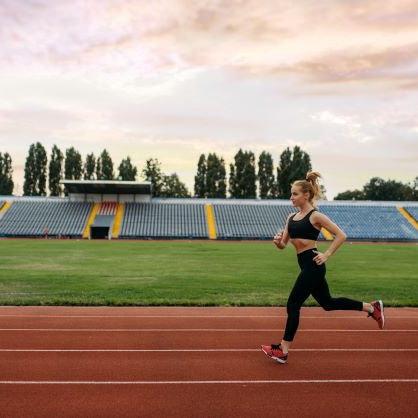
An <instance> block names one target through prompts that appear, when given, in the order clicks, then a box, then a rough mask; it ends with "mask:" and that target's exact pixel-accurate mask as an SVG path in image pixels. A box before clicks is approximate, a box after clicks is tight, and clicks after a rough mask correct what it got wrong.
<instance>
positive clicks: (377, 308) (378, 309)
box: [367, 299, 385, 329]
mask: <svg viewBox="0 0 418 418" xmlns="http://www.w3.org/2000/svg"><path fill="white" fill-rule="evenodd" d="M371 305H372V306H373V313H369V314H368V315H367V316H368V317H369V316H371V317H372V318H373V319H375V320H376V321H377V325H379V328H380V329H382V328H383V327H384V326H385V314H384V313H383V310H384V309H383V302H382V301H381V300H380V299H379V300H376V301H374V302H371Z"/></svg>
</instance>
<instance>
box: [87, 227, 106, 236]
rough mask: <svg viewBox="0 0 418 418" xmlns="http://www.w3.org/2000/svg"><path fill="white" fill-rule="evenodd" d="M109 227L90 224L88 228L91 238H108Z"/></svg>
mask: <svg viewBox="0 0 418 418" xmlns="http://www.w3.org/2000/svg"><path fill="white" fill-rule="evenodd" d="M109 230H110V228H109V227H106V226H92V227H91V229H90V238H91V239H109Z"/></svg>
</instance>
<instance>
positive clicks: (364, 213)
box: [0, 181, 418, 242]
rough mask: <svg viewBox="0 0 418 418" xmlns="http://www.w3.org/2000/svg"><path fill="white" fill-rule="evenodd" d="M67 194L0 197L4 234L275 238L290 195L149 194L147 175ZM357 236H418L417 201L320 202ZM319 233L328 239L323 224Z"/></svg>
mask: <svg viewBox="0 0 418 418" xmlns="http://www.w3.org/2000/svg"><path fill="white" fill-rule="evenodd" d="M63 184H64V185H65V187H66V192H67V193H68V197H65V198H52V197H11V196H0V237H28V238H32V237H33V238H39V237H51V238H52V237H54V238H59V237H66V238H78V239H81V238H86V239H97V238H102V239H218V240H270V239H272V237H273V236H274V235H275V234H276V233H277V232H278V231H280V230H281V229H282V228H283V227H284V225H285V222H286V219H287V217H288V215H289V214H291V213H292V212H294V211H295V209H294V208H293V207H292V206H291V204H290V202H289V201H287V200H274V199H272V200H256V199H251V200H250V199H199V198H188V199H174V198H151V185H150V183H149V182H143V183H137V182H117V181H111V182H107V181H87V182H85V181H64V182H63ZM318 207H319V209H320V210H321V211H322V212H323V213H325V214H326V215H327V216H328V217H329V218H330V219H331V220H333V221H334V222H336V223H337V224H338V225H339V226H340V227H341V229H343V231H344V232H345V233H346V234H347V237H348V240H352V241H394V242H396V241H399V242H411V241H412V242H418V222H417V221H418V202H369V201H320V202H319V203H318ZM320 239H322V240H331V239H332V236H331V234H330V233H329V232H328V231H326V230H322V231H321V234H320Z"/></svg>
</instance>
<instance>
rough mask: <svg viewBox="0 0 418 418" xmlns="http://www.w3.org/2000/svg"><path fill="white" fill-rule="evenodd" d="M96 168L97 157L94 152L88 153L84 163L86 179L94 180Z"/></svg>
mask: <svg viewBox="0 0 418 418" xmlns="http://www.w3.org/2000/svg"><path fill="white" fill-rule="evenodd" d="M95 168H96V158H95V157H94V154H93V153H91V154H87V156H86V162H85V163H84V180H94V170H95Z"/></svg>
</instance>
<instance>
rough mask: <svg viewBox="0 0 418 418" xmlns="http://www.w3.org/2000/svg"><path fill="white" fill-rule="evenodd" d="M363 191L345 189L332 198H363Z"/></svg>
mask: <svg viewBox="0 0 418 418" xmlns="http://www.w3.org/2000/svg"><path fill="white" fill-rule="evenodd" d="M364 199H365V197H364V193H363V191H362V190H357V189H356V190H346V191H345V192H341V193H338V194H337V196H335V197H334V200H364Z"/></svg>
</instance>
